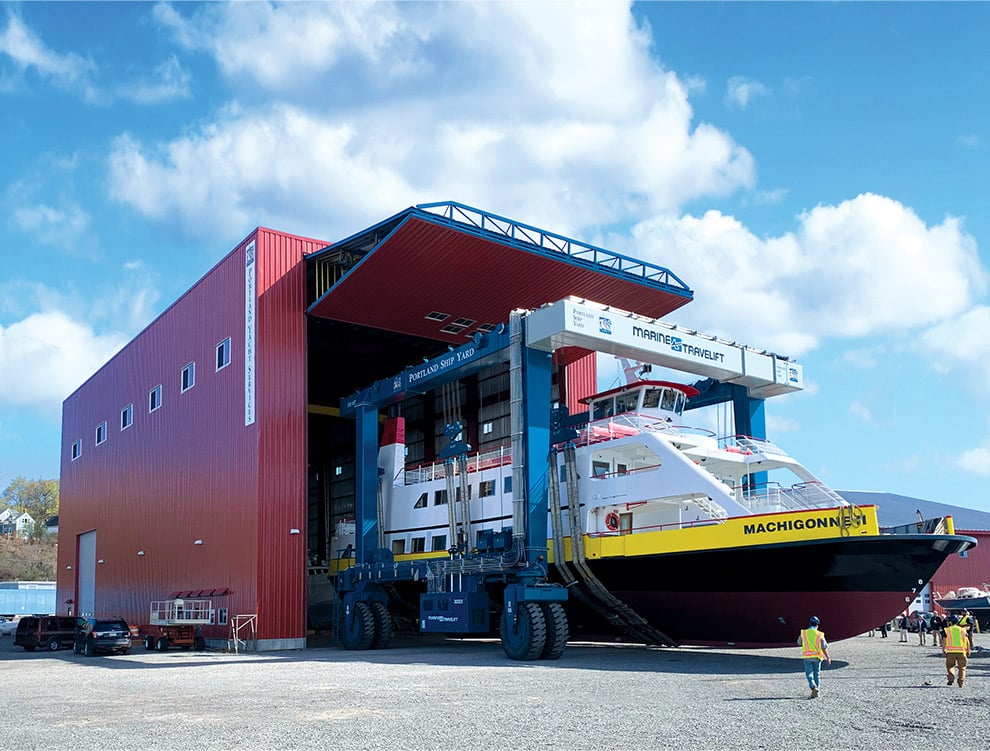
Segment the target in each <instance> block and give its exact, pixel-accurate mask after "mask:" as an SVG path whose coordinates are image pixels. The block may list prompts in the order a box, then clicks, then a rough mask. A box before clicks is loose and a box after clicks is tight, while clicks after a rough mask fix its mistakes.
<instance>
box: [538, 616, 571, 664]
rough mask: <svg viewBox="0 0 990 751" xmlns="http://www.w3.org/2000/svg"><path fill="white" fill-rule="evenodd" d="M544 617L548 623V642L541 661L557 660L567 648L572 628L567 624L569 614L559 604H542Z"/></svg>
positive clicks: (544, 647) (544, 646)
mask: <svg viewBox="0 0 990 751" xmlns="http://www.w3.org/2000/svg"><path fill="white" fill-rule="evenodd" d="M540 609H541V610H542V611H543V617H544V619H545V620H546V622H547V642H546V644H544V645H543V651H542V652H540V659H541V660H556V659H557V658H559V657H560V656H561V655H562V654H564V649H566V647H567V639H568V637H569V636H570V628H569V626H568V624H567V612H566V611H565V610H564V606H563V605H562V604H561V603H559V602H544V603H541V604H540Z"/></svg>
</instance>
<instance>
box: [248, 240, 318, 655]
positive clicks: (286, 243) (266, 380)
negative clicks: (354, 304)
mask: <svg viewBox="0 0 990 751" xmlns="http://www.w3.org/2000/svg"><path fill="white" fill-rule="evenodd" d="M323 247H325V243H320V242H317V241H308V240H305V239H302V238H295V237H289V236H286V235H282V234H277V233H272V232H268V231H265V230H261V231H259V233H258V331H257V363H258V370H257V373H258V382H257V395H258V424H259V433H258V465H259V475H258V612H264V614H265V616H264V618H259V622H258V629H259V630H258V636H259V638H262V639H276V638H298V637H304V636H305V635H306V591H307V582H306V563H307V554H308V551H307V549H306V541H307V539H308V536H307V530H306V519H307V500H308V488H307V473H306V467H307V461H308V458H307V440H306V428H307V412H306V314H305V301H306V300H305V273H306V270H305V265H304V264H303V256H304V255H305V254H308V253H312V252H314V251H317V250H320V249H321V248H323ZM292 529H297V530H299V534H290V530H292Z"/></svg>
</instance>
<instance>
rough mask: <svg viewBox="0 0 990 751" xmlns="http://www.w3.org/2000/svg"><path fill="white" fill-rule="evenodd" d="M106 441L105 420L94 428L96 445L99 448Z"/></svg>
mask: <svg viewBox="0 0 990 751" xmlns="http://www.w3.org/2000/svg"><path fill="white" fill-rule="evenodd" d="M106 439H107V423H106V420H104V421H103V422H101V423H100V424H99V425H97V426H96V445H97V446H99V445H100V444H101V443H103V442H104V441H105V440H106Z"/></svg>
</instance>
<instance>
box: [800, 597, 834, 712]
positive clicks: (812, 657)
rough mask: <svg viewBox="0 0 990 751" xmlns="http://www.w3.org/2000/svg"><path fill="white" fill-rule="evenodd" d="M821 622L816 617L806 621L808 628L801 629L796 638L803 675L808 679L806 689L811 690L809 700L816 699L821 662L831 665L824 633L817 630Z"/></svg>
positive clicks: (819, 684) (819, 685) (819, 681)
mask: <svg viewBox="0 0 990 751" xmlns="http://www.w3.org/2000/svg"><path fill="white" fill-rule="evenodd" d="M820 623H821V621H819V620H818V616H814V615H813V616H811V619H810V620H809V621H808V628H805V629H801V635H800V636H799V637H798V641H797V643H798V646H799V647H801V657H802V658H803V659H804V675H805V677H806V678H807V679H808V687H809V688H810V689H811V698H812V699H817V698H818V689H819V688H820V687H821V670H822V660H825V662H826V664H828V665H831V664H832V658H831V657H829V655H828V641H827V640H826V639H825V632H824V631H820V630H819V629H818V625H819V624H820Z"/></svg>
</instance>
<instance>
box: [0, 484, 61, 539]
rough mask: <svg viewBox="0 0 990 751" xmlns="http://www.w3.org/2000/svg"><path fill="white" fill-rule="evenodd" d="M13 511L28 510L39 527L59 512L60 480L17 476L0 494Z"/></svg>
mask: <svg viewBox="0 0 990 751" xmlns="http://www.w3.org/2000/svg"><path fill="white" fill-rule="evenodd" d="M0 498H2V499H3V504H4V505H5V506H6V507H7V508H9V509H11V510H12V511H16V512H18V513H19V512H21V511H27V512H28V513H29V514H31V516H32V517H33V518H34V521H35V524H36V526H37V528H38V529H44V527H45V522H46V521H48V520H49V519H50V518H52V517H53V516H55V515H56V514H57V513H58V480H28V479H27V478H25V477H15V478H14V479H13V480H11V481H10V484H9V485H8V486H7V489H6V490H4V491H3V494H2V495H0Z"/></svg>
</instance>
